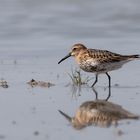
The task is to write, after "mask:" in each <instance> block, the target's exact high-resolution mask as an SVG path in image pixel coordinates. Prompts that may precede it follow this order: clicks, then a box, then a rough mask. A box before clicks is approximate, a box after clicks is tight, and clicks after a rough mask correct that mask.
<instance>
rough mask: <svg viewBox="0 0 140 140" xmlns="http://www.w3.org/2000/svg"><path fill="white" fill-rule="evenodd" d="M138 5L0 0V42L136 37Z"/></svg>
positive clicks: (109, 0)
mask: <svg viewBox="0 0 140 140" xmlns="http://www.w3.org/2000/svg"><path fill="white" fill-rule="evenodd" d="M139 6H140V1H139V0H117V1H116V0H106V1H104V0H100V1H98V0H86V1H82V2H81V0H71V1H69V0H1V1H0V42H1V43H4V44H5V43H7V44H8V42H9V41H12V42H16V41H17V42H19V41H24V43H27V41H29V42H32V41H31V40H36V41H37V40H41V39H42V40H47V41H48V42H47V43H49V44H51V45H53V43H56V42H57V44H61V43H62V44H63V43H64V42H66V41H67V39H68V40H81V41H82V40H83V39H84V40H86V39H89V38H92V39H96V38H130V39H131V38H139V36H140V8H139ZM60 39H61V40H60ZM46 45H47V44H46ZM1 47H2V45H1ZM18 47H20V46H18Z"/></svg>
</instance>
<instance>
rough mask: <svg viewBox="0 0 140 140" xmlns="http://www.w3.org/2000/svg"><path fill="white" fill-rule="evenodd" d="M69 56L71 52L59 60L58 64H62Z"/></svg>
mask: <svg viewBox="0 0 140 140" xmlns="http://www.w3.org/2000/svg"><path fill="white" fill-rule="evenodd" d="M69 57H71V53H69V54H68V55H66V56H65V57H64V58H62V59H61V60H60V61H59V62H58V64H60V63H61V62H62V61H64V60H65V59H67V58H69Z"/></svg>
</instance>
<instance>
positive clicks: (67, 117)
mask: <svg viewBox="0 0 140 140" xmlns="http://www.w3.org/2000/svg"><path fill="white" fill-rule="evenodd" d="M58 111H59V113H60V114H61V115H63V116H64V117H65V118H66V119H67V120H68V121H69V122H71V121H72V118H71V117H70V116H68V115H67V114H66V113H64V112H62V111H61V110H58Z"/></svg>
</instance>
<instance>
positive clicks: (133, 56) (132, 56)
mask: <svg viewBox="0 0 140 140" xmlns="http://www.w3.org/2000/svg"><path fill="white" fill-rule="evenodd" d="M129 57H130V58H132V59H133V58H134V59H135V58H140V55H139V54H136V55H130V56H129Z"/></svg>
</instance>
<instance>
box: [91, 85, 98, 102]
mask: <svg viewBox="0 0 140 140" xmlns="http://www.w3.org/2000/svg"><path fill="white" fill-rule="evenodd" d="M92 90H93V92H94V93H95V97H96V100H98V92H97V91H96V90H95V88H94V87H93V88H92Z"/></svg>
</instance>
